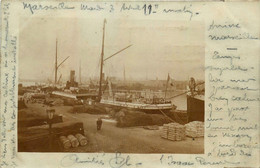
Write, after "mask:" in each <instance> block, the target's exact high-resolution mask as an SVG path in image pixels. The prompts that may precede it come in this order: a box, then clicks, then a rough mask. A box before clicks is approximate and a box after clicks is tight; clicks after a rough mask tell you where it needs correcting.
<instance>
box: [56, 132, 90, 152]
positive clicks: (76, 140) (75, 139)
mask: <svg viewBox="0 0 260 168" xmlns="http://www.w3.org/2000/svg"><path fill="white" fill-rule="evenodd" d="M60 142H61V144H62V146H63V148H64V149H69V148H71V147H72V148H76V147H78V146H79V145H80V146H85V145H87V144H88V140H87V138H86V137H85V136H83V135H82V134H76V135H75V136H74V135H68V136H60Z"/></svg>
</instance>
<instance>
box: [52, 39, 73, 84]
mask: <svg viewBox="0 0 260 168" xmlns="http://www.w3.org/2000/svg"><path fill="white" fill-rule="evenodd" d="M69 57H70V56H68V57H67V58H65V59H64V60H63V61H62V62H61V63H60V64H59V65H58V40H57V39H56V55H55V80H54V85H55V86H56V84H57V73H58V69H59V67H60V66H61V65H62V64H63V63H64V62H65V61H66V60H67V59H68V58H69Z"/></svg>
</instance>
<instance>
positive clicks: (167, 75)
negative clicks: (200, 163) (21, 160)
mask: <svg viewBox="0 0 260 168" xmlns="http://www.w3.org/2000/svg"><path fill="white" fill-rule="evenodd" d="M204 33H205V26H204V23H203V22H201V21H177V20H176V21H170V22H169V21H167V20H163V19H156V18H154V19H137V18H136V19H127V18H123V19H122V18H120V17H118V18H115V17H109V16H107V17H106V18H104V17H103V18H102V17H97V18H95V19H94V18H78V17H48V16H45V17H31V18H26V17H23V18H20V22H19V57H18V59H19V61H18V62H19V63H18V64H19V68H18V72H19V73H18V83H19V84H18V120H17V121H18V133H17V136H18V152H77V153H114V152H120V153H143V154H158V153H174V154H204V113H205V110H204V94H205V69H204V67H205V65H204V64H205V41H204V39H205V34H204Z"/></svg>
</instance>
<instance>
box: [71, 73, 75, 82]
mask: <svg viewBox="0 0 260 168" xmlns="http://www.w3.org/2000/svg"><path fill="white" fill-rule="evenodd" d="M74 82H75V71H74V70H71V71H70V83H71V84H73V83H74Z"/></svg>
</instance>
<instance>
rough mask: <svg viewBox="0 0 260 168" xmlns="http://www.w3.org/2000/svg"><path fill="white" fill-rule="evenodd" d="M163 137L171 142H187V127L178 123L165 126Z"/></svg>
mask: <svg viewBox="0 0 260 168" xmlns="http://www.w3.org/2000/svg"><path fill="white" fill-rule="evenodd" d="M161 137H162V138H165V139H169V140H171V141H181V140H185V138H186V134H185V126H184V125H181V124H178V123H169V124H164V125H163V129H162V133H161Z"/></svg>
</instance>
